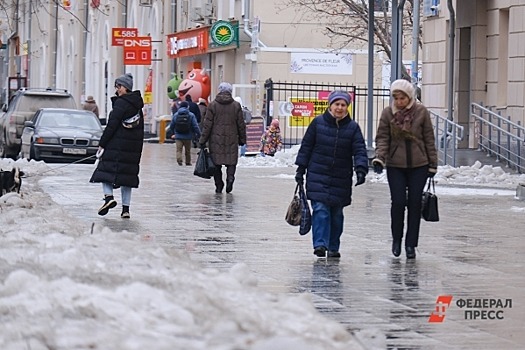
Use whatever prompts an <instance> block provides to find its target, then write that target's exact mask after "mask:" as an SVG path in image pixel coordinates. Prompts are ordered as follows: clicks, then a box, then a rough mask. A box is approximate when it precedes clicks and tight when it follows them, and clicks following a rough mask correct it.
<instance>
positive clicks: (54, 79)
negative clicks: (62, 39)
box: [53, 2, 58, 89]
mask: <svg viewBox="0 0 525 350" xmlns="http://www.w3.org/2000/svg"><path fill="white" fill-rule="evenodd" d="M54 50H55V52H54V56H55V57H54V60H55V62H54V66H55V69H54V71H53V88H55V89H56V87H57V70H58V67H57V66H58V2H55V49H54Z"/></svg>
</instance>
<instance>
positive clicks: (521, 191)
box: [516, 183, 525, 201]
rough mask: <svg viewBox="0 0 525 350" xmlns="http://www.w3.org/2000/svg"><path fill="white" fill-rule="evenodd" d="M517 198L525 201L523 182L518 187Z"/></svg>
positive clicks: (524, 184) (524, 185)
mask: <svg viewBox="0 0 525 350" xmlns="http://www.w3.org/2000/svg"><path fill="white" fill-rule="evenodd" d="M516 198H517V199H518V200H520V201H525V183H521V184H519V185H518V188H516Z"/></svg>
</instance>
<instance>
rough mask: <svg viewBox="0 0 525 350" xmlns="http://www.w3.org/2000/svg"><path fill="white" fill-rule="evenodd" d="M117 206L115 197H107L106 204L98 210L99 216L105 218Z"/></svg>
mask: <svg viewBox="0 0 525 350" xmlns="http://www.w3.org/2000/svg"><path fill="white" fill-rule="evenodd" d="M116 206H117V201H116V200H115V199H114V198H113V196H105V197H104V204H103V205H102V206H101V207H100V209H99V210H98V215H102V216H104V215H106V214H107V213H108V212H109V209H111V208H115V207H116Z"/></svg>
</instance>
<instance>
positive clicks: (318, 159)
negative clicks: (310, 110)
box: [295, 91, 368, 258]
mask: <svg viewBox="0 0 525 350" xmlns="http://www.w3.org/2000/svg"><path fill="white" fill-rule="evenodd" d="M349 104H350V95H349V94H348V93H347V92H346V91H333V92H332V93H330V95H329V96H328V105H329V107H328V109H327V110H326V112H325V113H324V114H321V115H318V116H317V117H315V118H314V120H312V122H311V123H310V125H309V126H308V129H307V130H306V133H305V135H304V137H303V140H302V142H301V148H300V149H299V152H298V153H297V158H296V160H295V164H296V165H297V166H298V167H297V172H296V175H295V180H296V182H297V183H299V184H303V181H304V174H305V173H306V196H307V198H308V199H309V200H310V201H311V202H312V209H313V213H312V240H313V247H314V254H315V255H316V256H318V257H325V256H327V257H329V258H340V257H341V254H340V253H339V246H340V237H341V234H342V233H343V223H344V216H343V208H344V207H345V206H348V205H350V204H351V202H352V174H353V172H354V171H355V173H356V175H357V181H356V184H355V185H356V186H358V185H361V184H363V183H364V182H365V176H366V174H367V173H368V156H367V152H366V146H365V141H364V138H363V134H362V133H361V128H360V127H359V125H358V124H357V123H356V122H355V121H354V120H352V119H351V118H350V116H349V115H348V106H349ZM327 251H328V254H327Z"/></svg>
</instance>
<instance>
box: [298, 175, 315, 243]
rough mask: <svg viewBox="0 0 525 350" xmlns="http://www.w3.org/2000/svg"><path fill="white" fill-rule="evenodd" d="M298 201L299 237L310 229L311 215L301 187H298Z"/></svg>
mask: <svg viewBox="0 0 525 350" xmlns="http://www.w3.org/2000/svg"><path fill="white" fill-rule="evenodd" d="M299 199H300V200H301V224H300V225H299V234H300V235H301V236H303V235H305V234H307V233H308V232H310V229H311V228H312V213H311V212H310V205H308V199H307V198H306V193H305V192H304V188H303V185H299Z"/></svg>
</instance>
